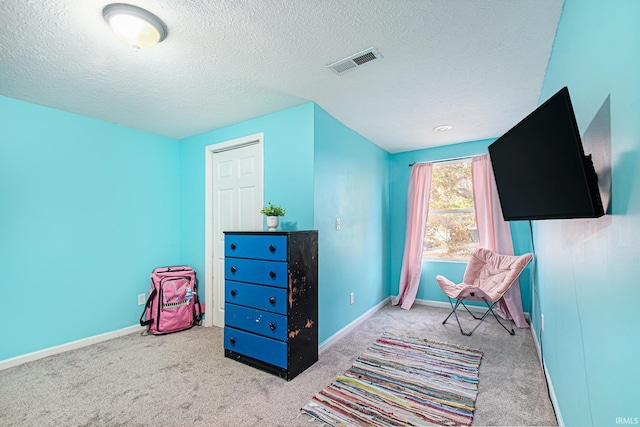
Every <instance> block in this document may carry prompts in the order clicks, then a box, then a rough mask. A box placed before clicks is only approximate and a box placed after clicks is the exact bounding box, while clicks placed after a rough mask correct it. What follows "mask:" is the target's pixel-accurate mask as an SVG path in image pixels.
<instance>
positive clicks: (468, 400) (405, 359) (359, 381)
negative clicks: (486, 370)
mask: <svg viewBox="0 0 640 427" xmlns="http://www.w3.org/2000/svg"><path fill="white" fill-rule="evenodd" d="M481 360H482V352H480V351H478V350H469V349H465V348H460V347H457V346H454V345H450V344H442V343H437V342H433V341H428V340H425V339H420V338H413V337H404V336H397V335H392V334H390V333H385V334H383V336H382V337H381V338H378V339H377V340H376V342H375V344H373V345H372V346H371V347H369V348H368V349H367V350H366V351H365V352H364V353H363V354H362V355H361V356H360V357H358V359H357V360H356V361H355V363H354V364H353V366H351V368H349V370H347V372H345V373H344V375H341V376H338V377H337V378H336V379H335V380H334V381H333V382H332V383H331V384H330V385H329V386H328V387H326V388H325V389H324V390H322V391H320V392H319V393H317V394H316V395H315V396H313V398H312V399H311V401H310V402H309V403H307V404H306V405H305V406H304V407H303V408H302V412H303V413H307V414H309V415H311V416H312V417H314V418H316V419H317V420H319V421H321V422H323V423H325V424H328V425H330V426H398V425H403V426H424V425H443V426H451V425H466V426H468V425H471V421H473V413H474V410H475V402H476V396H477V394H478V369H479V367H480V361H481Z"/></svg>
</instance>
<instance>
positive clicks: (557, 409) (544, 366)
mask: <svg viewBox="0 0 640 427" xmlns="http://www.w3.org/2000/svg"><path fill="white" fill-rule="evenodd" d="M531 335H532V336H533V342H534V343H535V345H536V350H537V352H538V360H539V361H540V367H542V370H543V372H544V376H545V378H546V379H547V385H548V386H549V396H550V397H551V405H553V410H554V411H555V413H556V421H558V427H564V421H563V420H562V413H561V412H560V407H559V406H558V399H557V397H556V392H555V391H554V390H553V382H552V381H551V377H549V370H548V369H547V364H546V363H544V360H542V347H540V341H538V336H537V335H536V331H535V329H534V328H531Z"/></svg>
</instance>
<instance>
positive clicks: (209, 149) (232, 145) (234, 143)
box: [203, 132, 264, 327]
mask: <svg viewBox="0 0 640 427" xmlns="http://www.w3.org/2000/svg"><path fill="white" fill-rule="evenodd" d="M263 141H264V133H262V132H261V133H256V134H253V135H248V136H244V137H241V138H236V139H232V140H230V141H225V142H220V143H218V144H212V145H207V146H206V147H204V154H205V156H204V157H205V184H204V188H205V190H204V191H205V215H204V259H205V262H204V273H205V277H204V286H205V308H206V311H210V310H214V300H213V296H214V289H213V287H214V280H213V278H214V274H216V272H215V271H214V262H213V261H214V259H215V255H216V254H215V253H214V242H215V240H214V236H216V235H217V232H218V231H219V230H215V229H214V228H215V227H214V222H213V219H214V215H215V213H216V212H215V208H216V207H215V206H214V200H213V165H214V158H215V155H216V153H221V152H223V151H229V150H234V149H236V148H242V147H246V146H249V145H254V144H258V145H259V146H260V153H261V156H260V161H261V162H262V188H263V192H264V144H263ZM260 199H261V200H260V204H259V206H262V205H263V204H264V203H263V199H264V193H263V194H260ZM205 313H206V312H205ZM210 313H211V315H210V316H205V317H204V322H203V324H204V326H205V327H209V326H214V324H213V318H214V316H213V311H210Z"/></svg>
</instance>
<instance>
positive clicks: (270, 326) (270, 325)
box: [269, 322, 276, 331]
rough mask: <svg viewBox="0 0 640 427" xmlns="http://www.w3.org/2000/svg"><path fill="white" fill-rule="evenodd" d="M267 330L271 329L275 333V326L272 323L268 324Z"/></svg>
mask: <svg viewBox="0 0 640 427" xmlns="http://www.w3.org/2000/svg"><path fill="white" fill-rule="evenodd" d="M269 329H271V330H272V331H275V330H276V324H275V323H273V322H271V323H269Z"/></svg>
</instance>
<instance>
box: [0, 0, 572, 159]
mask: <svg viewBox="0 0 640 427" xmlns="http://www.w3.org/2000/svg"><path fill="white" fill-rule="evenodd" d="M562 3H563V2H562V0H542V1H541V0H519V1H513V0H485V1H478V0H457V1H451V0H342V1H338V0H288V1H285V0H181V1H177V0H156V1H152V0H133V1H132V4H135V5H137V6H140V7H143V8H145V9H147V10H149V11H151V12H152V13H154V14H156V15H157V16H159V17H160V18H161V19H162V20H163V21H164V22H165V23H166V25H167V27H168V29H169V35H168V37H167V39H166V40H164V41H163V42H162V43H160V44H159V45H157V46H155V47H153V48H150V49H144V50H140V51H138V52H134V51H133V50H132V49H131V48H129V47H128V46H126V45H125V44H123V43H122V42H121V41H120V40H119V39H117V38H116V37H115V36H114V34H113V33H112V32H111V29H110V28H109V26H108V25H107V24H106V22H105V21H104V19H103V17H102V9H103V8H104V6H106V5H107V4H108V1H104V0H100V1H98V0H64V1H60V0H3V1H2V2H0V52H1V54H0V94H2V95H5V96H8V97H12V98H17V99H21V100H25V101H29V102H33V103H37V104H42V105H46V106H50V107H54V108H58V109H61V110H65V111H69V112H73V113H77V114H82V115H85V116H89V117H94V118H98V119H102V120H106V121H109V122H113V123H117V124H121V125H124V126H128V127H132V128H136V129H141V130H144V131H148V132H152V133H156V134H160V135H165V136H169V137H172V138H178V139H180V138H184V137H188V136H191V135H195V134H198V133H202V132H204V131H208V130H211V129H216V128H220V127H224V126H228V125H230V124H233V123H237V122H241V121H243V120H247V119H250V118H254V117H257V116H260V115H264V114H269V113H272V112H275V111H279V110H282V109H285V108H288V107H292V106H295V105H298V104H301V103H304V102H308V101H314V102H316V103H317V104H318V105H320V106H321V107H322V108H324V109H325V110H326V111H327V112H328V113H329V114H331V115H333V116H334V117H335V118H337V119H338V120H340V121H341V122H342V123H344V124H345V125H346V126H348V127H350V128H352V129H353V130H355V131H356V132H358V133H359V134H361V135H362V136H364V137H366V138H367V139H369V140H370V141H372V142H374V143H375V144H377V145H379V146H380V147H382V148H384V149H385V150H387V151H389V152H392V153H393V152H400V151H406V150H413V149H418V148H426V147H432V146H438V145H444V144H451V143H457V142H464V141H471V140H478V139H484V138H491V137H497V136H500V135H501V134H502V133H504V132H505V131H506V130H508V129H509V128H510V127H511V126H513V125H514V124H515V123H517V122H518V121H519V120H520V119H522V118H523V117H524V116H526V115H527V114H528V113H529V112H531V111H532V110H533V109H534V108H535V107H536V105H537V102H538V97H539V95H540V89H541V87H542V82H543V78H544V74H545V71H546V67H547V63H548V60H549V56H550V54H551V48H552V45H553V40H554V36H555V31H556V28H557V25H558V21H559V18H560V13H561V10H562ZM369 47H375V48H377V49H378V50H379V51H380V53H381V54H382V55H383V57H384V58H383V59H382V60H380V61H376V62H372V63H370V64H366V65H363V66H361V67H358V68H356V69H354V70H351V71H349V72H347V73H344V74H342V75H337V74H335V73H334V72H332V71H331V70H329V69H327V68H326V65H328V64H330V63H332V62H334V61H337V60H339V59H341V58H344V57H346V56H349V55H351V54H354V53H356V52H359V51H362V50H364V49H367V48H369ZM439 125H451V126H453V129H451V130H450V131H448V132H435V131H433V128H434V127H436V126H439Z"/></svg>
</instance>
